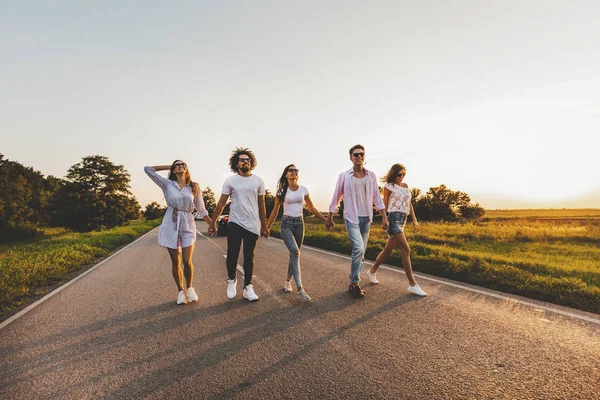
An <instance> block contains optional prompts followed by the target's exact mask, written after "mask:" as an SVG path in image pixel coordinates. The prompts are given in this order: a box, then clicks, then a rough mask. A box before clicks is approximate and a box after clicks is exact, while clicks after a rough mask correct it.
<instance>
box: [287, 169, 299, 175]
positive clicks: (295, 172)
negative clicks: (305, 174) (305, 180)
mask: <svg viewBox="0 0 600 400" xmlns="http://www.w3.org/2000/svg"><path fill="white" fill-rule="evenodd" d="M288 172H291V173H292V174H297V173H298V172H300V170H299V169H298V168H290V169H288Z"/></svg>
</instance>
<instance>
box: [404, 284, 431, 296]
mask: <svg viewBox="0 0 600 400" xmlns="http://www.w3.org/2000/svg"><path fill="white" fill-rule="evenodd" d="M408 291H409V292H411V293H414V294H416V295H417V296H427V293H425V291H424V290H423V289H421V287H420V286H419V285H410V286H409V287H408Z"/></svg>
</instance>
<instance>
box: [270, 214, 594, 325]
mask: <svg viewBox="0 0 600 400" xmlns="http://www.w3.org/2000/svg"><path fill="white" fill-rule="evenodd" d="M533 211H536V212H535V213H533V212H532V213H529V214H528V213H527V212H524V211H521V210H519V211H517V212H514V214H513V215H519V217H518V218H517V217H514V216H513V217H511V219H504V218H508V217H500V219H496V218H488V219H485V220H482V221H480V222H476V223H420V228H419V230H418V231H415V230H414V229H413V228H412V226H411V225H409V226H407V229H406V236H407V238H408V241H409V243H410V245H411V250H412V254H411V255H412V260H413V269H414V270H415V271H421V272H425V273H428V274H431V275H437V276H442V277H446V278H450V279H454V280H458V281H463V282H468V283H472V284H475V285H480V286H484V287H488V288H491V289H496V290H500V291H504V292H508V293H514V294H518V295H521V296H526V297H530V298H533V299H538V300H543V301H548V302H552V303H555V304H560V305H564V306H568V307H574V308H578V309H581V310H585V311H590V312H594V313H600V219H599V218H597V217H596V218H587V219H585V218H582V219H580V220H573V218H572V217H573V216H575V215H582V213H580V210H576V212H566V213H565V215H567V216H566V217H564V218H563V219H557V217H556V216H555V217H554V218H552V220H543V219H542V220H536V218H537V217H538V216H539V214H538V213H537V211H538V210H533ZM560 211H563V212H565V210H560ZM571 211H573V210H571ZM596 212H598V211H596ZM532 214H533V215H532ZM529 218H533V220H529ZM306 222H307V227H306V238H305V243H306V244H308V245H311V246H315V247H320V248H324V249H330V250H334V251H340V252H343V253H347V254H350V243H349V241H348V239H347V236H346V228H345V226H344V224H343V222H342V221H341V220H338V219H337V218H336V226H335V227H334V229H333V232H327V231H326V229H325V227H324V226H323V224H322V223H321V222H320V221H318V220H315V219H314V218H308V219H307V220H306ZM272 232H273V234H274V235H278V232H279V226H278V225H276V226H274V227H273V231H272ZM386 239H387V234H386V233H385V232H384V231H382V229H381V227H380V224H379V223H377V222H375V223H374V224H373V226H372V227H371V235H370V239H369V245H368V248H367V255H366V258H367V259H369V260H374V259H375V258H376V257H377V254H378V253H379V252H380V251H381V249H382V248H383V247H384V245H385V241H386ZM386 263H387V264H391V265H396V266H401V261H400V253H399V252H398V251H397V250H396V251H394V253H392V257H390V259H388V261H387V262H386Z"/></svg>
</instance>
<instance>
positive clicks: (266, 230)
mask: <svg viewBox="0 0 600 400" xmlns="http://www.w3.org/2000/svg"><path fill="white" fill-rule="evenodd" d="M270 234H271V230H270V229H269V228H267V227H266V226H265V227H263V228H262V230H261V232H260V235H261V236H263V237H265V238H268V237H269V235H270Z"/></svg>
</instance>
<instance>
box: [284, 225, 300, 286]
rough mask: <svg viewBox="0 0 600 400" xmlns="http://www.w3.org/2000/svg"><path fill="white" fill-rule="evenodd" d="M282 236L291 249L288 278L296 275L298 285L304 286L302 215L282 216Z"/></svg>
mask: <svg viewBox="0 0 600 400" xmlns="http://www.w3.org/2000/svg"><path fill="white" fill-rule="evenodd" d="M281 238H282V239H283V242H284V243H285V245H286V246H287V248H288V250H289V251H290V263H289V265H288V273H287V280H288V281H289V280H290V279H292V276H293V277H294V280H295V281H296V286H297V287H301V286H302V278H301V276H300V247H302V242H303V241H304V220H303V219H302V217H288V216H287V215H284V216H283V217H281Z"/></svg>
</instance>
